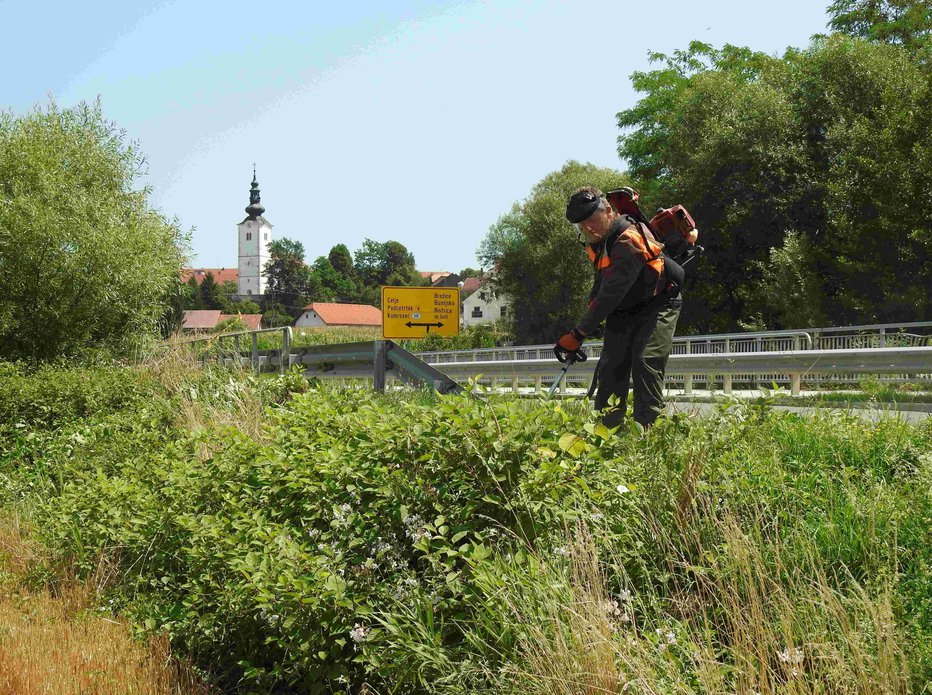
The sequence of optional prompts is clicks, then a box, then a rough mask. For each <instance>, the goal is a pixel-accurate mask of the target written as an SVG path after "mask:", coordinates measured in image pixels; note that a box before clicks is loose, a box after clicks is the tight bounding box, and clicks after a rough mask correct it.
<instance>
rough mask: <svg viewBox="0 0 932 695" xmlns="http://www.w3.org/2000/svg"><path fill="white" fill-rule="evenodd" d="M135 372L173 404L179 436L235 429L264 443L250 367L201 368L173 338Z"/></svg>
mask: <svg viewBox="0 0 932 695" xmlns="http://www.w3.org/2000/svg"><path fill="white" fill-rule="evenodd" d="M139 368H141V369H145V370H147V371H148V372H150V373H151V374H152V375H153V376H154V377H155V379H156V380H157V381H158V382H159V383H160V384H162V386H163V387H164V388H165V390H166V392H167V394H168V395H169V397H173V398H175V401H176V403H177V408H178V411H177V417H178V425H179V426H180V427H181V428H182V429H183V430H185V431H189V432H200V431H203V430H206V429H209V428H211V427H217V426H219V427H235V428H237V429H239V430H240V431H242V432H244V433H245V434H247V435H249V436H250V437H252V438H253V439H255V440H257V441H259V440H262V438H263V437H264V429H265V423H266V421H267V416H266V412H265V404H264V403H263V402H262V399H261V398H260V396H259V394H258V392H257V389H256V388H253V386H254V385H255V383H254V382H255V377H254V375H253V372H252V369H251V368H250V367H249V366H248V365H243V366H241V367H237V366H236V365H233V364H225V365H223V366H222V367H216V366H213V365H204V364H202V363H201V360H200V359H199V357H198V353H197V351H196V350H195V349H194V348H193V346H192V345H191V344H190V343H188V342H187V341H186V340H185V339H182V338H180V337H177V336H176V337H175V338H172V339H171V340H169V341H167V342H166V343H164V344H162V345H161V346H160V348H159V349H158V350H155V351H153V352H151V353H150V354H148V355H147V356H146V357H145V358H144V359H143V360H141V361H140V363H139ZM203 453H204V455H205V457H207V456H209V455H210V452H203Z"/></svg>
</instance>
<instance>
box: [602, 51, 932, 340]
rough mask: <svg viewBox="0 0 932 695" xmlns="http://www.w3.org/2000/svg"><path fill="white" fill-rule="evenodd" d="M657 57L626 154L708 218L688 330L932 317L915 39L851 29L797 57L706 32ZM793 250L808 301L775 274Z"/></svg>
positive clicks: (667, 193)
mask: <svg viewBox="0 0 932 695" xmlns="http://www.w3.org/2000/svg"><path fill="white" fill-rule="evenodd" d="M655 58H656V59H657V60H658V61H660V62H663V63H665V67H662V68H661V69H659V70H655V71H652V72H650V73H644V74H635V76H634V78H633V79H634V82H635V86H636V87H637V88H638V89H640V90H642V91H643V92H644V93H645V96H644V97H643V98H642V99H641V101H640V102H639V103H638V104H637V105H636V106H635V107H634V108H632V109H629V110H627V111H623V112H622V113H620V114H619V115H618V119H619V125H620V126H621V127H622V128H623V130H624V131H625V132H624V133H623V135H622V137H621V138H620V139H619V153H620V154H621V155H622V156H623V157H625V158H627V159H628V161H629V162H631V165H632V166H631V173H632V174H633V176H634V177H635V179H636V180H638V181H647V182H649V185H647V186H645V188H646V189H647V190H648V191H649V193H650V196H649V197H650V199H651V202H653V204H655V205H657V204H664V205H668V204H673V203H683V204H684V205H686V206H687V207H688V208H689V209H690V211H691V212H692V213H693V216H694V218H695V219H696V220H697V223H698V224H699V227H700V230H701V235H702V236H701V239H702V241H701V243H703V244H704V245H705V247H706V249H707V253H706V255H705V257H704V258H703V260H702V261H701V262H700V263H701V264H700V266H699V267H698V268H697V269H696V271H695V272H696V285H695V288H694V290H693V291H691V292H689V293H688V294H687V296H686V302H685V305H684V312H683V317H682V318H681V324H682V326H683V327H684V328H686V329H689V328H693V329H697V330H702V331H707V330H729V329H735V328H739V327H741V326H742V325H744V326H748V325H754V326H759V325H766V326H768V327H800V325H799V324H798V323H797V322H798V321H801V320H803V317H804V316H808V317H809V319H808V320H806V321H805V324H804V325H812V323H813V322H819V321H822V320H823V317H824V318H825V319H827V320H829V321H831V322H838V323H841V322H848V321H851V322H855V323H862V322H868V321H874V320H878V321H887V320H889V321H896V320H910V319H919V318H922V317H924V316H926V315H927V313H928V311H929V307H930V301H929V286H930V285H929V283H930V280H932V278H930V277H929V273H930V272H932V271H929V270H927V268H929V267H930V266H932V263H929V262H928V259H929V250H930V247H929V242H928V241H927V239H928V236H929V235H923V234H917V233H916V231H915V230H917V229H920V228H922V224H923V223H922V222H921V219H923V218H928V216H929V215H930V214H932V209H930V208H932V200H930V199H929V197H928V196H927V195H924V194H923V193H922V191H928V190H930V166H929V162H930V159H932V145H930V143H932V137H930V136H932V132H930V115H929V109H928V108H926V107H923V106H922V104H923V103H925V102H927V101H928V100H929V95H930V78H929V72H928V70H924V69H923V67H922V65H921V64H920V63H919V62H918V61H917V60H915V58H914V57H912V56H911V54H910V53H909V52H908V51H906V50H905V49H903V48H900V47H896V46H888V45H882V44H876V43H869V42H866V41H863V40H858V39H853V38H850V37H846V36H841V35H835V36H832V37H828V38H824V37H823V38H820V39H817V40H816V41H815V42H814V43H813V45H812V46H811V47H810V48H809V49H808V50H806V51H797V50H789V51H787V53H786V55H785V56H784V57H783V58H782V59H780V58H775V57H769V56H764V55H761V54H756V53H753V52H751V51H749V50H748V49H741V48H736V47H732V46H726V47H725V48H723V49H720V50H716V49H712V48H711V47H709V46H707V45H705V44H692V45H691V46H690V48H689V50H688V51H684V52H678V53H676V54H674V56H672V57H667V56H655ZM650 207H651V206H650V205H648V206H647V208H648V209H650ZM790 232H793V233H794V234H796V236H795V237H794V239H793V241H792V243H791V244H790V245H789V246H786V240H787V238H788V237H787V235H788V234H789V233H790ZM891 258H895V259H896V262H892V263H891V260H890V259H891ZM789 259H793V262H794V263H797V264H805V266H804V267H802V268H799V272H798V273H797V274H795V275H793V276H792V277H794V278H796V282H797V285H796V286H795V289H794V290H793V292H792V293H790V294H791V295H792V296H798V297H800V299H801V300H802V301H804V302H805V303H804V304H803V305H802V306H800V305H799V304H795V305H792V306H791V305H788V304H787V303H786V302H784V301H783V299H784V298H785V297H786V296H787V292H788V288H787V286H786V281H787V279H786V278H780V279H779V281H777V280H778V278H777V277H776V276H775V275H774V274H773V273H768V272H766V271H767V268H768V264H769V263H771V262H773V263H774V264H776V265H779V264H781V263H786V262H788V260H789ZM904 267H909V268H911V271H910V272H909V273H903V272H901V271H902V269H903V268H904ZM778 293H779V295H780V296H779V297H778V296H777V294H778ZM794 293H795V294H794Z"/></svg>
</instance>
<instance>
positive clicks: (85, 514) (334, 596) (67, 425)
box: [0, 360, 932, 694]
mask: <svg viewBox="0 0 932 695" xmlns="http://www.w3.org/2000/svg"><path fill="white" fill-rule="evenodd" d="M59 382H61V383H66V384H81V383H84V384H85V385H86V393H90V394H94V395H93V398H92V399H89V398H88V397H87V396H86V395H82V394H84V393H85V391H84V390H82V389H80V388H77V387H69V388H70V390H66V394H70V395H66V396H64V397H61V396H56V395H55V394H57V393H58V391H59ZM4 384H6V387H5V389H6V390H5V391H4V393H5V394H6V395H7V398H8V400H9V402H8V403H6V409H5V410H3V411H2V412H3V413H6V414H5V415H3V416H2V418H0V442H2V448H0V451H2V454H0V493H2V495H3V499H4V500H5V504H6V505H7V506H8V507H10V508H15V509H16V510H17V511H19V512H21V513H24V514H27V515H28V516H29V518H30V520H31V522H32V523H33V525H34V526H35V527H36V528H37V529H38V532H39V534H40V535H41V537H42V539H43V541H44V543H45V544H46V545H47V547H48V548H49V549H50V551H51V555H52V557H57V558H59V560H60V561H61V562H67V563H68V564H69V565H72V566H74V567H76V568H77V569H78V570H79V571H82V572H84V573H87V574H91V573H92V572H93V571H94V570H95V568H96V567H98V566H99V564H100V558H101V556H104V557H106V558H108V559H109V560H110V561H111V562H112V563H113V564H114V565H115V566H117V567H118V568H119V570H120V571H119V572H118V574H117V576H116V579H115V582H114V583H113V585H112V587H111V588H110V590H109V594H108V596H107V597H106V600H107V601H112V602H113V605H114V606H116V607H117V608H118V609H119V610H121V611H122V612H123V614H124V615H126V616H127V617H129V618H130V619H132V620H133V622H134V623H135V624H136V625H138V626H139V629H140V630H141V631H147V632H158V631H161V630H165V631H167V633H168V634H169V635H170V637H171V640H172V644H173V648H174V649H175V650H177V651H180V652H182V653H185V654H187V655H189V656H191V657H192V658H193V659H194V660H195V661H196V662H197V663H198V664H199V665H200V666H201V667H202V668H204V669H206V670H208V671H209V672H210V673H212V674H213V678H214V679H215V680H216V681H217V682H218V684H221V685H223V686H225V687H228V688H240V689H241V690H243V691H244V692H285V691H287V692H301V693H303V692H308V693H311V692H361V688H362V684H363V683H368V684H369V685H370V686H371V687H372V688H373V689H375V690H376V691H377V692H449V693H467V692H496V693H527V692H538V693H548V692H554V691H560V692H573V693H576V692H581V693H588V692H591V693H596V692H618V693H620V692H645V693H648V692H649V693H653V692H657V693H660V692H663V693H684V694H685V693H695V692H701V693H722V694H724V693H734V692H741V693H745V692H752V691H756V692H761V693H773V694H775V693H784V692H790V693H816V692H819V693H875V692H890V693H900V692H908V691H909V690H910V689H912V691H913V692H922V688H923V687H924V685H925V684H926V683H928V682H929V681H930V680H932V575H930V567H932V537H930V528H932V499H930V489H932V457H930V455H929V451H930V450H932V423H929V422H927V423H926V424H925V425H923V426H920V427H915V426H909V425H906V424H903V423H900V422H898V421H896V420H883V421H881V422H879V423H875V424H872V423H865V422H862V421H860V420H858V419H856V418H853V417H847V416H845V415H843V414H838V413H831V414H825V415H823V416H817V417H812V418H800V417H798V416H795V415H789V414H784V413H780V412H775V411H773V410H771V409H770V408H769V407H767V406H766V405H749V406H745V407H737V408H735V407H732V408H730V409H729V410H728V411H727V412H722V413H721V414H719V415H717V416H715V417H713V418H708V419H688V418H684V417H675V418H672V419H666V420H662V421H661V422H660V423H659V424H658V425H657V426H656V427H655V428H653V429H651V430H650V431H649V432H647V433H643V432H640V431H639V430H637V429H631V430H625V431H623V432H620V433H618V434H611V433H608V432H606V431H604V430H603V429H602V428H600V426H599V425H598V424H597V422H595V421H594V420H593V419H592V418H591V417H590V415H589V413H588V412H587V410H586V406H585V404H584V403H582V402H545V401H542V400H529V399H511V398H492V399H490V400H489V401H488V402H487V403H484V402H481V401H479V400H478V399H474V398H472V397H470V396H468V395H466V396H461V397H437V396H435V395H433V394H431V393H427V392H407V393H392V394H388V395H384V396H379V395H376V394H373V393H371V392H369V391H366V390H360V389H338V388H332V387H328V386H326V385H322V386H309V385H308V384H307V382H306V381H305V380H304V379H303V378H302V377H300V376H299V375H297V374H289V375H287V376H285V377H278V378H274V379H269V378H264V379H258V378H256V377H254V376H252V375H249V374H239V373H231V372H225V371H221V370H215V369H211V370H207V371H201V370H199V369H198V368H196V367H194V366H192V365H187V364H184V363H183V362H182V361H179V362H177V363H171V362H169V361H168V360H165V361H163V362H160V363H157V364H154V365H153V366H152V367H151V368H148V369H141V370H109V371H108V370H103V371H100V370H98V371H86V370H83V369H80V368H73V369H59V370H56V371H53V370H49V371H43V372H40V373H36V374H27V373H24V372H22V371H21V370H17V369H15V368H12V367H10V368H5V370H4V371H3V372H2V373H0V388H3V387H4ZM120 384H126V385H127V388H123V389H121V388H120ZM121 393H122V394H123V395H122V396H120V395H119V394H121ZM46 398H48V399H49V400H50V402H51V403H54V406H53V407H52V409H51V410H50V411H49V412H48V413H46V414H42V409H41V408H38V407H37V404H38V403H42V402H43V401H44V400H45V399H46ZM55 399H57V400H55ZM89 404H93V407H89ZM30 408H31V410H30ZM21 411H23V412H25V411H29V412H35V413H37V415H36V416H34V417H31V418H30V419H29V420H28V421H21V420H20V419H18V418H17V417H16V416H15V415H14V414H15V413H19V412H21ZM797 649H798V650H799V651H798V652H797V651H796V650H797ZM784 657H785V658H784ZM794 670H795V674H794ZM625 683H627V684H628V685H627V686H625V685H623V684H625Z"/></svg>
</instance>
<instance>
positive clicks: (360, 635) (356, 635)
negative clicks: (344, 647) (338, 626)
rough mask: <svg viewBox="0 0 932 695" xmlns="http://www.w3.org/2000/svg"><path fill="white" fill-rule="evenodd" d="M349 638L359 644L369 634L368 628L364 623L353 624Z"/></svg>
mask: <svg viewBox="0 0 932 695" xmlns="http://www.w3.org/2000/svg"><path fill="white" fill-rule="evenodd" d="M349 636H350V639H351V640H353V641H354V642H355V643H356V644H361V643H362V642H365V641H366V637H368V636H369V628H368V627H366V626H365V625H360V624H359V623H356V624H355V625H353V629H352V630H350V633H349Z"/></svg>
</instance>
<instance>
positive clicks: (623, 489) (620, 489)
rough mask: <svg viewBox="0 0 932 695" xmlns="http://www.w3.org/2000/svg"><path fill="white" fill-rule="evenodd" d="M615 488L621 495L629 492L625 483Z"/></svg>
mask: <svg viewBox="0 0 932 695" xmlns="http://www.w3.org/2000/svg"><path fill="white" fill-rule="evenodd" d="M615 489H616V490H618V493H619V494H621V495H624V494H625V493H626V492H631V490H629V489H628V486H627V485H619V486H618V487H616V488H615Z"/></svg>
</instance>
